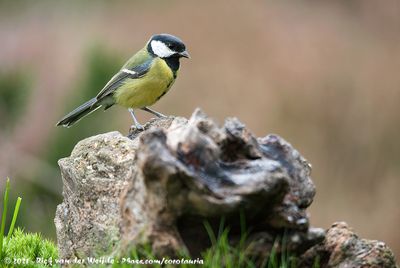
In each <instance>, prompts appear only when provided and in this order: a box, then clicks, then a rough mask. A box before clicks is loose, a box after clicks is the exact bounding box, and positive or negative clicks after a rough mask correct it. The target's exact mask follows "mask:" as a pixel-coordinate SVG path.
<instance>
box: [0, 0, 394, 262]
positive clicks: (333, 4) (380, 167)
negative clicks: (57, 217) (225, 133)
mask: <svg viewBox="0 0 400 268" xmlns="http://www.w3.org/2000/svg"><path fill="white" fill-rule="evenodd" d="M163 32H168V33H171V34H175V35H177V36H179V37H181V38H182V39H183V40H184V41H185V43H186V44H187V47H188V50H189V52H190V54H191V56H192V59H190V60H183V61H182V64H181V71H180V74H179V78H178V80H177V82H176V83H175V85H174V87H173V89H172V90H171V91H170V92H169V93H168V94H167V95H166V96H165V97H164V98H162V100H161V101H160V102H159V103H157V104H156V105H155V106H154V108H155V109H156V110H158V111H161V112H163V113H165V114H170V115H179V116H185V117H188V116H190V115H191V113H192V111H193V110H194V109H195V108H196V107H201V108H202V109H204V111H205V112H206V113H207V114H209V115H210V116H212V117H214V118H215V119H216V120H217V121H219V122H220V123H222V122H223V119H224V118H225V117H228V116H236V117H238V118H239V119H240V120H241V121H242V122H244V123H245V124H246V125H247V126H248V127H249V128H250V129H251V130H252V131H253V132H254V134H255V135H257V136H264V135H266V134H268V133H276V134H279V135H281V136H283V137H284V138H285V139H286V140H288V141H289V142H290V143H292V144H293V146H294V147H295V148H297V149H298V150H299V151H300V152H301V153H302V154H303V155H304V156H305V157H306V158H307V159H308V160H309V161H310V162H311V163H312V165H313V174H312V175H313V180H314V182H315V184H316V187H317V195H316V197H315V200H314V203H313V204H312V206H311V208H310V209H309V211H310V214H311V222H312V224H313V225H314V226H319V227H324V228H328V227H329V226H330V225H331V224H332V223H333V222H335V221H346V222H348V223H349V224H350V225H351V226H352V227H354V228H355V230H356V231H357V232H358V233H359V234H360V235H361V236H362V237H365V238H369V239H378V240H383V241H385V242H386V243H388V244H389V246H391V247H392V249H394V250H395V253H396V255H397V257H399V256H400V231H399V222H400V207H399V206H400V197H399V191H400V136H399V134H400V2H399V1H398V0H386V1H375V0H362V1H361V0H359V1H356V0H354V1H348V0H338V1H315V0H314V1H313V0H309V1H288V0H287V1H285V0H281V1H266V0H265V1H256V0H254V1H229V2H228V1H194V0H190V1H189V0H182V1H162V0H158V1H105V0H104V1H90V2H89V1H64V2H59V1H57V2H56V1H50V0H48V1H45V0H44V1H34V2H32V1H21V0H14V1H11V0H9V1H5V0H3V1H0V48H1V49H0V148H1V150H0V186H1V191H3V188H4V182H5V178H6V177H7V176H9V177H10V178H11V183H12V193H13V199H11V200H13V201H14V200H15V198H16V196H17V195H20V196H21V197H22V198H23V201H22V206H21V209H22V211H21V214H20V217H19V219H18V224H19V225H20V226H23V227H24V228H25V230H27V231H35V232H41V233H43V235H44V236H46V237H48V238H51V239H54V240H55V227H54V224H53V218H54V214H55V209H56V206H57V204H59V203H60V202H61V201H62V183H61V177H60V172H59V169H58V166H57V160H58V159H59V158H62V157H66V156H68V155H69V154H70V152H71V150H72V149H73V147H74V145H75V144H76V143H77V142H78V141H79V140H81V139H83V138H85V137H89V136H92V135H95V134H99V133H103V132H108V131H113V130H118V131H120V132H122V133H123V134H127V132H128V129H129V127H130V125H131V123H132V122H131V118H130V115H129V113H128V112H126V111H125V110H124V109H122V108H119V107H113V108H112V109H110V110H108V111H107V113H103V112H101V111H97V112H96V113H94V114H92V115H91V116H90V117H87V118H85V119H83V120H82V121H80V122H79V123H78V124H77V125H75V126H74V127H72V128H70V129H65V128H56V127H55V123H56V122H57V121H58V120H59V119H60V118H61V116H63V115H64V114H65V113H66V112H69V111H70V110H71V109H72V108H75V107H76V106H77V105H79V104H81V103H82V102H83V101H85V100H87V99H89V98H91V97H92V96H94V95H95V94H96V93H97V92H98V91H99V90H100V89H101V88H102V87H103V85H104V84H105V83H106V82H107V81H108V80H109V79H110V78H111V76H112V75H113V74H114V73H115V72H116V71H118V69H119V68H120V66H121V64H122V63H123V62H124V61H125V60H126V59H128V58H129V57H130V56H131V55H132V54H133V53H134V52H136V51H137V50H139V49H140V48H141V47H143V46H144V44H145V42H146V41H147V40H148V38H149V37H150V36H151V35H152V34H154V33H163ZM138 116H139V119H140V121H141V122H142V123H144V122H145V121H146V120H148V119H149V116H148V115H147V114H144V113H142V112H139V113H138Z"/></svg>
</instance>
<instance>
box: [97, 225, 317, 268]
mask: <svg viewBox="0 0 400 268" xmlns="http://www.w3.org/2000/svg"><path fill="white" fill-rule="evenodd" d="M204 227H205V229H206V231H207V233H208V236H209V239H210V241H211V244H212V246H211V247H210V248H209V249H207V250H206V251H205V252H203V254H202V256H201V258H199V259H201V260H203V264H202V265H194V264H185V263H184V264H180V265H179V266H177V265H168V264H167V265H165V263H164V265H161V264H157V263H155V264H152V265H151V266H150V267H156V268H161V267H168V268H172V267H182V268H188V267H204V268H220V267H224V268H259V267H263V268H295V267H296V258H295V256H293V254H291V253H290V252H289V251H288V250H287V241H286V235H285V234H283V235H282V237H278V238H277V239H276V241H275V243H274V245H273V248H272V251H271V253H270V256H269V257H268V258H265V259H264V260H259V259H258V260H255V259H253V258H252V257H250V256H249V254H248V253H249V252H248V248H249V247H248V243H247V242H248V241H247V237H248V234H247V232H246V227H245V225H244V220H243V219H242V218H241V239H240V241H239V242H238V244H237V245H231V243H230V242H229V228H226V227H224V220H223V219H222V220H221V223H220V226H219V229H218V232H217V234H215V233H214V231H213V229H212V227H211V225H210V224H209V223H208V222H204ZM278 246H279V247H280V248H282V252H281V253H280V254H277V248H278ZM171 259H177V260H182V259H183V260H196V259H197V258H192V257H191V256H190V255H189V254H188V253H187V252H182V253H180V254H179V255H178V257H176V258H171ZM129 260H133V261H135V260H160V258H158V257H156V256H155V255H154V254H153V253H152V251H151V247H150V246H149V245H147V246H145V247H143V248H141V249H135V250H133V251H132V252H131V254H130V258H129ZM127 261H128V258H120V259H118V263H116V264H114V265H113V266H112V267H114V268H117V267H123V268H125V267H126V268H128V267H142V266H144V265H134V264H132V263H131V264H128V263H126V262H127ZM122 262H125V263H124V264H122ZM102 267H107V266H102ZM315 267H318V266H315Z"/></svg>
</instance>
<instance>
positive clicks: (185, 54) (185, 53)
mask: <svg viewBox="0 0 400 268" xmlns="http://www.w3.org/2000/svg"><path fill="white" fill-rule="evenodd" d="M179 56H181V57H184V58H188V59H190V55H189V52H187V51H186V50H185V51H183V52H180V53H179Z"/></svg>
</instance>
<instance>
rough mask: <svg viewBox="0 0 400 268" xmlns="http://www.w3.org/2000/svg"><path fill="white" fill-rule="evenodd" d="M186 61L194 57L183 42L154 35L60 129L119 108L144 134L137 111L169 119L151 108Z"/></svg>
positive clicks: (170, 36) (172, 37)
mask: <svg viewBox="0 0 400 268" xmlns="http://www.w3.org/2000/svg"><path fill="white" fill-rule="evenodd" d="M182 57H183V58H190V55H189V53H188V51H187V50H186V46H185V44H184V43H183V41H182V40H181V39H179V38H178V37H176V36H173V35H171V34H165V33H164V34H156V35H153V36H152V37H151V38H150V39H149V40H148V42H147V43H146V45H145V46H144V47H143V48H142V49H141V50H139V51H138V52H137V53H136V54H135V55H133V56H132V57H131V58H130V59H129V60H128V61H127V62H126V63H125V64H124V65H123V66H122V67H121V69H120V70H119V71H118V72H117V73H116V74H115V75H114V76H113V77H112V78H111V79H110V81H109V82H108V83H107V84H106V85H105V86H104V87H103V89H101V90H100V92H99V93H98V94H97V95H96V96H95V97H94V98H92V99H90V100H89V101H87V102H85V103H84V104H82V105H80V106H79V107H77V108H76V109H74V110H73V111H72V112H70V113H68V114H67V115H65V116H64V117H63V118H62V119H61V120H60V121H59V122H58V123H57V126H64V127H70V126H72V125H73V124H74V123H76V122H78V121H79V120H80V119H81V118H83V117H85V116H87V115H89V114H90V113H92V112H94V111H96V110H97V109H99V108H100V107H103V108H104V110H107V109H108V108H110V107H111V106H113V105H114V104H117V105H120V106H122V107H125V108H127V109H128V111H129V112H130V114H131V116H132V119H133V123H134V127H135V128H136V129H139V130H144V127H143V126H142V125H141V124H140V123H139V121H138V120H137V118H136V116H135V110H137V109H141V110H144V111H146V112H149V113H151V114H153V115H155V116H157V117H161V118H164V117H166V116H165V115H164V114H162V113H159V112H157V111H155V110H153V109H150V108H149V106H151V105H153V104H154V103H156V102H157V101H158V100H159V99H160V98H161V97H163V96H164V95H165V94H166V93H167V92H168V91H169V89H170V88H171V86H172V85H173V83H174V82H175V79H176V77H177V75H178V71H179V66H180V59H181V58H182ZM132 127H133V126H132Z"/></svg>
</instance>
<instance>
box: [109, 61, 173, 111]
mask: <svg viewBox="0 0 400 268" xmlns="http://www.w3.org/2000/svg"><path fill="white" fill-rule="evenodd" d="M174 80H175V79H174V75H173V73H172V70H171V69H170V68H169V67H168V65H167V63H166V62H165V61H164V60H162V59H160V58H156V59H154V60H153V63H152V65H151V67H150V69H149V71H148V72H147V73H146V75H144V76H143V77H141V78H137V79H127V81H126V82H125V83H124V84H122V85H121V86H120V87H119V88H118V89H117V90H116V91H115V94H114V98H115V102H116V103H117V104H119V105H121V106H124V107H126V108H142V107H144V106H150V105H152V104H154V103H155V102H156V101H157V100H158V99H159V98H161V97H162V96H163V95H164V94H165V93H166V92H167V91H168V90H169V88H170V87H171V86H172V84H173V82H174Z"/></svg>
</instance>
